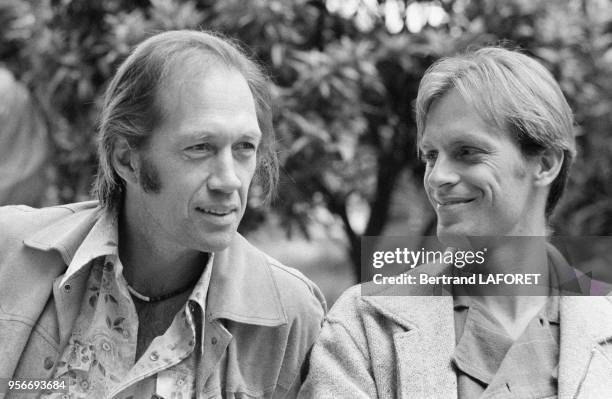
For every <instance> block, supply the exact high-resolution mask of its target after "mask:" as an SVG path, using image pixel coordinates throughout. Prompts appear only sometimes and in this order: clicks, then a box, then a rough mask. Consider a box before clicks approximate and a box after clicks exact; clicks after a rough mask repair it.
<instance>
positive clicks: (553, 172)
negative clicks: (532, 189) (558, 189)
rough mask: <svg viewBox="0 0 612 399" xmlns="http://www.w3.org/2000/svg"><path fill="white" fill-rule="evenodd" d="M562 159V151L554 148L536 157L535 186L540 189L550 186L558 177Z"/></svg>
mask: <svg viewBox="0 0 612 399" xmlns="http://www.w3.org/2000/svg"><path fill="white" fill-rule="evenodd" d="M563 158H564V154H563V151H562V150H560V149H555V148H547V149H545V150H544V151H543V152H542V153H541V154H539V155H537V156H536V160H537V165H536V168H535V173H534V182H535V184H536V185H538V186H542V187H545V186H550V185H551V184H552V182H553V181H554V180H555V179H556V178H557V176H558V175H559V171H560V170H561V166H562V165H563Z"/></svg>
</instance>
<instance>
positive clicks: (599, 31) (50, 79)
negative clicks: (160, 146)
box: [0, 0, 612, 275]
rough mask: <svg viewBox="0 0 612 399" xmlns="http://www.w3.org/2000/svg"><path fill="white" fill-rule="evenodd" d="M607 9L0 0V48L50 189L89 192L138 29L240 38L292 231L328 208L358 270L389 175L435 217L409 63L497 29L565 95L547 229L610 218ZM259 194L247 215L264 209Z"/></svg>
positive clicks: (606, 229)
mask: <svg viewBox="0 0 612 399" xmlns="http://www.w3.org/2000/svg"><path fill="white" fill-rule="evenodd" d="M611 9H612V7H611V6H610V4H609V2H607V1H605V0H561V1H557V2H551V1H544V0H510V1H505V2H497V1H494V0H440V1H418V2H417V1H399V0H386V1H385V0H379V1H372V0H343V1H342V0H328V1H324V0H294V1H292V2H287V1H283V0H250V1H247V0H224V1H218V2H214V1H211V0H202V1H194V0H190V1H178V0H129V1H118V0H110V1H104V2H90V1H85V0H40V1H38V2H27V1H25V0H15V1H11V2H8V1H3V2H0V22H2V23H1V24H0V34H1V35H2V36H1V37H2V39H1V40H0V55H1V56H2V60H3V61H4V62H5V63H6V64H7V66H8V67H9V68H11V69H12V70H13V72H14V73H15V74H16V75H17V76H18V77H20V79H21V80H22V81H24V82H26V83H27V84H28V86H29V87H30V88H31V89H32V91H33V93H35V95H36V98H37V99H38V101H39V104H40V107H41V108H42V109H43V110H44V113H45V115H46V116H47V123H48V124H49V127H50V130H51V132H52V138H53V142H54V146H55V148H54V151H55V157H54V163H55V169H56V179H55V184H54V186H53V188H52V190H50V192H49V195H48V202H49V203H56V202H69V201H75V200H81V199H85V198H87V197H88V192H89V187H90V184H91V181H92V176H93V173H94V172H95V155H94V154H95V151H94V149H95V136H94V132H95V121H96V116H97V114H98V112H99V107H100V100H101V95H102V92H103V90H104V87H105V84H106V83H107V82H108V80H109V79H110V77H111V76H112V74H113V72H114V70H115V68H116V67H117V65H118V64H119V63H120V62H121V60H123V59H124V57H125V56H126V55H127V53H128V52H129V49H130V48H131V47H132V46H133V45H134V44H136V43H138V42H139V41H141V40H142V39H143V38H145V37H147V36H148V35H150V34H151V33H154V32H158V31H161V30H166V29H179V28H195V29H213V30H218V31H221V32H224V33H226V34H228V35H229V36H232V37H235V38H237V39H239V40H240V41H241V42H243V43H245V44H246V45H247V46H248V47H249V48H250V49H252V51H253V52H254V55H255V56H256V57H257V58H258V59H259V60H260V61H261V63H262V64H263V65H265V66H266V68H267V69H268V70H269V72H270V73H271V75H272V77H273V80H274V97H275V102H276V116H275V119H276V128H277V133H278V142H279V155H280V158H281V164H282V171H283V173H282V181H281V195H280V198H279V200H278V201H277V203H276V204H275V207H274V209H273V211H274V212H275V213H277V214H278V215H280V217H281V220H282V222H283V225H284V226H285V228H286V230H287V232H288V233H290V234H291V233H292V232H294V231H296V228H297V231H301V232H302V233H304V234H306V235H308V231H309V228H308V227H309V226H310V225H311V224H312V223H323V222H324V221H325V218H326V217H327V219H329V218H330V215H331V216H333V217H334V218H336V219H334V220H338V221H339V222H340V223H341V224H342V226H343V229H344V231H345V233H346V236H347V242H348V246H347V251H348V254H349V255H350V258H351V259H352V261H353V263H354V265H355V272H356V275H358V270H359V269H358V268H359V252H360V251H359V250H360V241H359V238H360V236H361V235H363V234H365V235H372V236H376V235H381V234H385V228H386V227H387V226H388V224H389V223H388V222H389V220H390V219H391V218H392V217H393V215H392V214H391V211H392V208H393V206H392V205H393V204H394V203H396V202H397V201H398V199H397V193H398V190H399V189H402V190H404V191H408V192H411V193H414V194H413V195H411V198H413V199H412V200H410V201H408V200H406V199H405V198H400V199H399V203H400V204H405V205H404V206H405V208H407V209H408V211H407V213H406V215H407V223H409V222H411V221H414V220H416V219H419V220H425V223H421V225H420V226H419V228H422V229H423V230H424V231H426V232H427V231H428V232H431V231H432V230H431V229H432V226H433V224H432V222H433V221H434V220H433V219H432V217H433V216H432V214H431V213H430V212H429V213H425V214H424V212H426V211H424V210H423V209H424V207H422V206H420V203H423V202H424V201H426V200H425V197H424V196H423V193H422V189H421V183H420V182H419V181H420V180H421V177H422V173H423V168H422V166H421V165H420V162H419V161H418V160H417V157H416V148H415V142H414V138H415V136H416V127H415V123H414V120H413V112H412V107H413V101H414V98H415V97H416V92H417V88H418V83H419V80H420V77H421V76H422V74H423V73H424V71H425V69H426V68H427V67H428V66H429V65H430V64H431V63H432V62H433V61H434V60H436V59H438V58H439V57H442V56H445V55H449V54H453V53H455V52H457V51H459V50H462V49H465V48H466V47H468V46H473V45H479V44H485V43H488V44H495V43H497V42H499V41H501V40H510V41H512V42H514V43H516V44H518V45H519V46H521V47H522V48H523V49H524V50H525V51H526V52H527V53H528V54H531V55H533V56H535V57H537V58H539V59H540V60H542V61H543V62H544V63H545V64H546V65H547V66H548V67H549V68H550V70H551V71H553V73H554V75H555V76H556V78H557V79H558V80H559V81H560V82H561V86H562V88H563V90H564V91H565V94H566V95H567V97H568V99H569V100H570V103H571V105H572V107H573V109H574V110H575V111H576V117H577V122H578V124H579V126H580V130H579V133H580V136H579V137H578V142H579V146H580V153H581V158H579V160H578V161H577V164H576V168H575V169H574V175H573V176H572V179H571V182H570V192H569V195H568V196H567V197H566V199H565V201H564V202H563V203H562V204H561V208H560V209H559V212H558V217H557V218H556V220H555V227H556V229H557V231H558V232H560V233H566V234H570V233H573V234H602V235H603V234H610V233H612V223H610V221H611V220H612V201H611V200H610V199H611V198H612V195H611V194H612V193H611V192H610V190H612V189H611V188H610V184H609V179H610V176H611V172H612V137H611V136H610V134H609V126H610V125H611V123H610V122H611V120H610V118H611V116H610V112H609V111H610V109H611V102H612V87H611V85H612V82H611V81H610V79H609V76H610V75H611V72H612V17H611V14H612V12H611ZM254 194H255V195H254V196H253V199H252V201H251V205H252V207H251V209H250V212H249V218H248V219H247V220H246V223H244V224H243V228H244V229H248V228H251V227H253V226H254V225H255V223H254V221H255V222H257V221H260V220H262V218H265V217H266V216H267V215H268V213H267V212H268V211H266V210H264V209H262V208H260V207H258V196H257V195H256V194H257V188H254ZM414 199H416V200H414ZM356 209H357V210H359V212H357V211H355V210H356ZM359 215H361V216H362V218H363V219H365V220H364V221H363V222H362V224H363V226H360V225H359V223H358V220H357V218H356V217H355V216H359ZM249 221H250V223H249Z"/></svg>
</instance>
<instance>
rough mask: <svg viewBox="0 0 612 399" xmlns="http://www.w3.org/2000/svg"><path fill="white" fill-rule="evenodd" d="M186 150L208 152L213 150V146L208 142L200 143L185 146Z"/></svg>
mask: <svg viewBox="0 0 612 399" xmlns="http://www.w3.org/2000/svg"><path fill="white" fill-rule="evenodd" d="M186 150H187V151H190V152H210V151H214V148H213V146H212V145H210V144H209V143H200V144H196V145H192V146H190V147H187V148H186Z"/></svg>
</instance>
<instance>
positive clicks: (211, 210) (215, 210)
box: [196, 207, 236, 216]
mask: <svg viewBox="0 0 612 399" xmlns="http://www.w3.org/2000/svg"><path fill="white" fill-rule="evenodd" d="M196 210H197V211H198V212H202V213H206V214H209V215H213V216H226V215H229V214H230V213H232V212H235V211H236V208H234V207H197V208H196Z"/></svg>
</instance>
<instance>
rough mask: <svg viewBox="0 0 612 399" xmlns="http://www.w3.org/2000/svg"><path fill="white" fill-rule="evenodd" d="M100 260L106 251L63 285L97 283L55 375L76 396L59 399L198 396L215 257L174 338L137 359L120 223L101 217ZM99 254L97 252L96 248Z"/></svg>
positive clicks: (70, 273) (176, 323) (172, 330)
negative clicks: (79, 280) (199, 340)
mask: <svg viewBox="0 0 612 399" xmlns="http://www.w3.org/2000/svg"><path fill="white" fill-rule="evenodd" d="M90 235H93V237H90V238H91V239H90V240H88V242H89V243H91V244H90V245H94V246H95V245H100V246H104V248H96V250H95V251H92V253H100V251H102V253H104V252H106V253H107V254H106V255H105V256H100V257H96V258H95V259H93V260H90V262H88V263H87V264H84V265H81V266H80V267H78V268H76V270H75V269H73V270H70V268H69V269H68V270H67V272H66V275H65V276H64V277H63V280H62V284H70V281H71V279H72V278H73V277H74V276H75V275H77V274H78V273H80V272H84V271H86V270H87V268H86V266H88V265H89V266H91V268H90V269H89V278H88V279H87V286H86V288H85V294H84V295H83V299H82V303H81V307H80V310H79V314H78V317H77V319H76V321H75V324H74V327H73V330H72V334H71V336H70V339H69V341H68V344H67V346H66V347H65V348H64V350H63V352H62V354H61V356H60V358H59V360H58V362H57V368H56V370H55V375H54V378H66V377H68V382H69V393H68V394H63V395H62V394H55V395H51V396H48V397H52V398H55V397H58V398H62V399H63V398H117V399H136V398H147V399H149V398H165V399H189V398H192V397H195V392H196V380H195V370H196V362H197V358H198V356H200V354H199V351H198V350H195V348H196V347H198V346H197V345H196V337H202V336H203V328H204V323H203V322H202V318H201V315H203V314H204V310H205V302H206V294H207V291H208V285H209V282H210V275H211V268H212V258H213V255H212V254H211V256H210V257H209V260H208V263H207V265H206V268H205V269H204V270H205V271H204V273H202V276H201V277H200V279H199V281H198V283H197V284H196V286H195V288H194V289H193V292H192V293H191V295H190V297H189V299H188V300H187V302H186V304H185V306H184V307H183V308H182V309H181V310H180V311H179V312H178V313H177V314H176V316H175V317H174V319H173V321H172V323H171V325H170V327H169V328H168V329H167V330H166V332H165V333H164V334H163V335H161V336H158V337H156V338H155V339H154V340H153V341H152V342H151V344H150V345H149V347H148V348H147V349H146V350H145V351H144V352H143V354H142V356H141V357H140V359H136V358H135V357H136V343H137V341H136V340H137V336H138V315H137V313H136V307H135V305H134V302H133V300H132V298H131V296H130V294H129V291H128V288H127V282H126V280H125V279H124V277H123V274H122V271H123V266H122V264H121V262H120V260H119V257H118V248H117V244H116V243H117V242H118V241H117V225H116V217H112V216H107V217H103V218H101V219H100V220H99V221H98V223H97V224H96V225H95V226H94V228H93V229H92V231H91V233H90ZM90 249H91V248H90Z"/></svg>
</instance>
